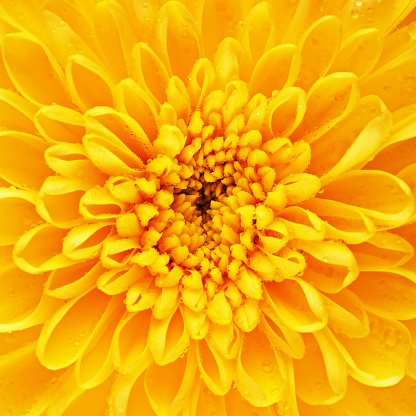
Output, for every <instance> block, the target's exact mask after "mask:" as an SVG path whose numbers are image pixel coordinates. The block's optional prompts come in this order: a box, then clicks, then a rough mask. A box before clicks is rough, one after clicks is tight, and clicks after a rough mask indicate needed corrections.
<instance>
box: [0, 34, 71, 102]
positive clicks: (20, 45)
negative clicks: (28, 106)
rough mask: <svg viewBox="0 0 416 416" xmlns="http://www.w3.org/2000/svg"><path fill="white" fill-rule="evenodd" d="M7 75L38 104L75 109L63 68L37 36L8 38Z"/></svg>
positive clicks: (6, 41)
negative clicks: (66, 85)
mask: <svg viewBox="0 0 416 416" xmlns="http://www.w3.org/2000/svg"><path fill="white" fill-rule="evenodd" d="M3 57H4V61H5V64H6V68H7V72H8V73H9V76H10V78H11V79H12V80H13V84H14V85H15V86H16V88H17V89H18V90H19V92H20V93H21V94H22V95H23V96H24V97H26V98H27V99H28V100H29V101H32V102H33V103H35V104H38V105H39V104H43V105H48V104H52V103H57V104H60V105H64V106H68V107H71V106H72V102H71V100H70V98H69V96H68V92H67V90H66V87H65V78H64V75H63V72H62V69H61V67H60V66H59V64H58V62H57V61H56V60H55V58H54V56H53V55H52V54H51V52H50V51H49V50H48V49H46V48H45V46H44V45H43V44H41V43H40V42H39V41H38V40H37V39H36V38H35V37H34V36H33V35H30V34H28V33H13V34H9V35H7V36H6V37H5V38H4V44H3Z"/></svg>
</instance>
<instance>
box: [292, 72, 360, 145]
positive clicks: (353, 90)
mask: <svg viewBox="0 0 416 416" xmlns="http://www.w3.org/2000/svg"><path fill="white" fill-rule="evenodd" d="M359 97H360V90H359V88H358V85H357V77H356V76H355V75H354V74H351V73H348V72H339V73H336V74H331V75H328V76H326V77H325V78H321V79H319V80H318V81H317V82H315V84H313V86H312V87H311V89H310V90H309V93H308V101H307V109H306V112H305V116H304V118H303V121H302V123H301V125H300V126H299V127H298V128H297V129H296V131H295V132H294V133H293V134H292V138H294V139H303V140H305V141H307V142H308V143H311V142H314V141H315V140H316V139H317V138H319V137H320V136H322V135H323V134H324V133H326V132H327V131H328V130H330V129H331V128H333V126H334V125H336V124H337V123H339V122H340V121H341V120H342V119H344V118H345V117H347V116H348V115H349V114H350V113H351V112H352V111H353V109H354V108H355V107H356V105H357V103H358V100H359Z"/></svg>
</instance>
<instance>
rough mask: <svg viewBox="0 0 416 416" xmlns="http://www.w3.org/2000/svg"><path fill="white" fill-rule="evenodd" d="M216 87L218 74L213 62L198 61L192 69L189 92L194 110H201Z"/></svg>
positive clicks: (205, 59)
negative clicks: (204, 100) (206, 98)
mask: <svg viewBox="0 0 416 416" xmlns="http://www.w3.org/2000/svg"><path fill="white" fill-rule="evenodd" d="M215 86H216V74H215V70H214V66H213V65H212V63H211V61H209V60H208V59H207V58H200V59H198V60H197V61H196V62H195V64H194V66H193V67H192V70H191V73H190V74H189V79H188V92H189V97H190V99H191V105H192V108H199V107H200V106H201V105H202V101H203V99H204V98H205V96H206V95H207V94H209V93H210V92H211V91H212V90H214V88H215ZM168 99H169V96H168ZM178 118H179V114H178ZM185 121H186V120H185Z"/></svg>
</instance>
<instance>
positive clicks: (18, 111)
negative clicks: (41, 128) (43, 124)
mask: <svg viewBox="0 0 416 416" xmlns="http://www.w3.org/2000/svg"><path fill="white" fill-rule="evenodd" d="M36 110H37V107H36V106H35V105H34V104H32V103H31V102H30V101H27V100H25V99H24V98H23V97H21V96H20V95H18V94H16V93H15V92H13V91H9V90H6V89H0V126H2V127H3V128H4V129H5V130H17V131H23V132H25V133H30V134H36V129H35V128H34V125H33V116H34V115H35V112H36Z"/></svg>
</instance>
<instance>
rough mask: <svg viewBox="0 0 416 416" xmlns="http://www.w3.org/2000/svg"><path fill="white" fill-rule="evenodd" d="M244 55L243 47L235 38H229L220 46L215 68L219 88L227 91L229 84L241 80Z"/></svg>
mask: <svg viewBox="0 0 416 416" xmlns="http://www.w3.org/2000/svg"><path fill="white" fill-rule="evenodd" d="M210 34H211V32H210ZM204 45H205V43H204ZM242 53H243V50H242V47H241V45H240V44H239V43H238V41H237V40H235V39H234V38H230V37H227V38H225V39H223V40H222V41H221V43H220V44H219V45H218V50H217V52H216V54H215V58H214V66H215V72H216V74H217V82H218V87H219V88H221V89H225V86H226V85H227V84H228V83H229V82H231V81H237V80H239V79H240V70H239V66H240V61H241V59H242Z"/></svg>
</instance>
